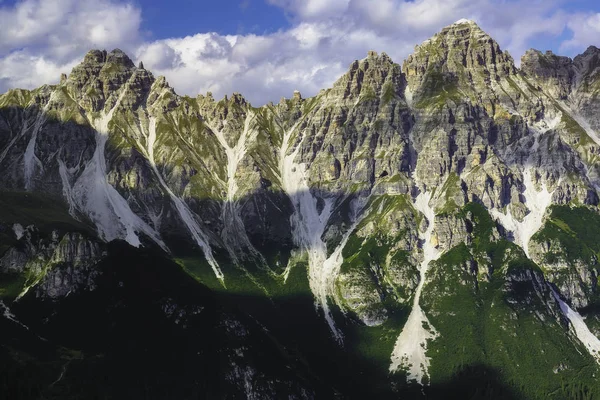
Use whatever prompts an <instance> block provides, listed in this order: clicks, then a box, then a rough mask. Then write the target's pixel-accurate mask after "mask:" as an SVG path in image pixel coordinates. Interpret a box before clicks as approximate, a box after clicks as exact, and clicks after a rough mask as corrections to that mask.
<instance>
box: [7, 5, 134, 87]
mask: <svg viewBox="0 0 600 400" xmlns="http://www.w3.org/2000/svg"><path fill="white" fill-rule="evenodd" d="M140 23H141V11H140V9H139V8H136V7H134V6H132V5H130V4H118V3H115V2H113V1H111V0H24V1H19V2H17V3H15V4H14V5H12V6H3V7H1V6H0V27H1V28H0V90H2V91H4V90H6V89H8V88H10V87H25V88H31V87H36V86H39V85H41V84H44V83H54V82H56V81H58V79H59V77H60V73H61V72H69V71H70V70H71V69H72V68H73V66H74V65H75V64H76V63H77V62H79V61H80V60H81V59H82V57H83V55H84V54H85V53H86V52H87V51H89V50H90V49H93V48H101V49H103V48H108V49H112V48H116V47H120V48H122V49H123V50H125V51H129V52H133V51H134V50H135V49H136V48H137V46H138V45H139V43H140V41H141V34H140Z"/></svg>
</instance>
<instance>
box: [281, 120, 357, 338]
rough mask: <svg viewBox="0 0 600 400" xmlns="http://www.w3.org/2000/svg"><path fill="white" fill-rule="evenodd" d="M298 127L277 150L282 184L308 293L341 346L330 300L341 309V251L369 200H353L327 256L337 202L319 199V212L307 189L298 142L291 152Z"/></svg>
mask: <svg viewBox="0 0 600 400" xmlns="http://www.w3.org/2000/svg"><path fill="white" fill-rule="evenodd" d="M297 127H298V124H296V125H294V126H293V127H292V128H291V129H289V130H288V131H287V132H285V134H284V136H283V140H282V144H281V148H280V150H279V171H280V174H281V185H282V188H283V190H284V191H285V192H286V193H287V195H288V197H289V198H290V200H291V202H292V205H293V206H294V213H293V214H292V216H291V225H292V235H293V238H294V242H295V243H296V245H297V246H299V247H300V248H301V249H302V250H304V251H306V252H307V254H308V278H309V285H310V288H311V291H312V292H313V295H314V296H315V306H316V307H317V308H321V309H322V310H323V314H324V317H325V320H326V321H327V324H328V325H329V328H330V329H331V332H332V334H333V336H334V338H335V339H336V340H337V341H338V342H339V343H342V342H343V335H342V332H341V331H340V330H339V329H338V328H337V326H336V324H335V321H334V318H333V315H332V312H331V308H330V304H329V301H330V300H332V301H334V302H335V303H336V304H337V305H338V306H341V305H340V303H339V301H338V299H337V297H336V295H335V282H336V280H337V277H338V275H339V272H340V269H341V266H342V263H343V257H342V250H343V248H344V247H345V245H346V243H347V242H348V239H349V237H350V235H351V234H352V232H353V231H354V229H355V228H356V226H357V225H358V224H359V223H360V221H361V220H362V219H363V218H364V216H365V215H366V213H365V210H364V207H365V205H366V204H367V202H368V198H366V199H354V200H353V203H352V209H353V215H352V216H351V218H352V220H353V222H352V225H351V226H350V228H349V229H348V230H347V231H346V232H345V233H344V235H343V236H342V240H341V241H340V243H339V244H338V245H337V246H336V248H335V249H334V250H333V252H331V255H330V256H329V257H328V256H327V254H328V251H327V244H326V243H325V242H324V241H323V239H322V237H323V233H324V232H325V228H326V227H327V223H328V221H329V218H330V217H331V214H332V212H333V207H334V204H335V202H336V199H335V198H322V200H323V203H324V204H323V208H322V209H321V212H319V210H318V207H317V198H316V197H315V196H314V195H313V194H312V193H311V191H310V187H309V186H308V170H307V166H306V164H304V163H297V162H296V158H297V157H298V154H299V152H300V148H301V143H298V145H297V146H296V148H295V149H294V150H293V151H292V152H290V150H291V147H292V145H293V143H292V139H293V138H294V135H295V134H296V133H297V132H296V129H297ZM287 273H289V271H286V272H284V276H285V275H286V274H287Z"/></svg>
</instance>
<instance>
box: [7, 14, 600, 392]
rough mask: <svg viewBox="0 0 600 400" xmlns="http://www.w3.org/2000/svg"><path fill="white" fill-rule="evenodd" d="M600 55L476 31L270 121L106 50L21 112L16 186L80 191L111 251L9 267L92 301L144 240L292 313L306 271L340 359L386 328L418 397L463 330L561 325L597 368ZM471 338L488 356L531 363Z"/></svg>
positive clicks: (455, 34) (285, 109) (23, 95)
mask: <svg viewBox="0 0 600 400" xmlns="http://www.w3.org/2000/svg"><path fill="white" fill-rule="evenodd" d="M599 52H600V51H599V50H598V49H597V48H595V47H590V48H589V49H588V50H587V51H586V52H585V53H584V54H582V55H580V56H578V57H576V58H575V59H574V60H571V59H569V58H566V57H559V56H556V55H554V54H552V53H550V52H547V53H541V52H539V51H536V50H530V51H528V52H527V53H526V54H525V55H524V56H523V58H522V61H521V68H520V69H519V68H516V67H515V65H514V62H513V59H512V57H511V56H510V55H509V54H508V53H507V52H505V51H502V50H501V48H500V46H499V45H498V44H497V43H496V42H495V41H494V40H493V39H492V38H491V37H490V36H489V35H487V34H486V33H485V32H483V31H482V30H481V29H480V28H479V27H478V26H477V25H476V24H475V23H473V22H471V21H465V20H462V21H459V22H457V23H455V24H453V25H451V26H449V27H446V28H444V29H442V30H441V31H440V32H439V33H438V34H436V35H435V36H434V37H432V38H431V39H429V40H428V41H426V42H424V43H423V44H421V45H419V46H416V47H415V51H414V53H413V54H412V55H411V56H409V57H408V58H407V59H406V60H405V61H404V63H403V65H402V67H401V66H400V65H398V64H396V63H394V62H393V61H392V60H391V59H390V58H389V57H388V56H387V55H386V54H384V53H383V54H377V53H375V52H370V53H369V54H368V56H367V57H366V58H365V59H363V60H360V61H355V62H354V63H352V64H351V65H350V68H349V70H348V72H347V73H346V74H345V75H343V76H342V77H341V78H340V79H339V80H338V81H337V82H335V83H334V84H333V86H332V87H331V88H329V89H324V90H322V91H321V92H320V93H319V94H318V95H317V96H315V97H313V98H308V99H305V98H303V97H302V96H301V94H300V93H295V94H294V96H293V97H292V98H291V99H282V100H281V102H279V103H278V104H268V105H265V106H262V107H253V106H252V105H251V104H249V103H248V102H247V101H246V100H245V99H244V98H243V96H242V95H240V94H234V95H232V96H231V97H226V98H224V99H222V100H219V101H217V100H215V99H214V98H213V97H212V95H211V94H210V93H209V94H206V95H199V96H198V97H197V98H190V97H182V96H178V95H177V94H176V93H175V92H174V90H173V89H172V88H170V87H169V85H168V83H167V82H166V81H165V79H164V78H162V77H160V78H158V79H155V78H154V76H153V75H152V74H151V72H149V71H147V70H145V69H143V68H142V67H140V68H136V67H135V65H134V64H133V62H132V61H131V60H130V59H129V58H128V57H127V55H125V54H124V53H123V52H121V51H120V50H114V51H112V52H110V53H107V52H106V51H98V50H94V51H91V52H89V53H88V54H87V55H86V56H85V58H84V60H83V62H82V63H81V64H80V65H78V66H77V67H75V68H74V69H73V71H72V72H71V74H69V76H68V77H66V79H62V80H61V83H60V84H59V85H56V86H43V87H41V88H39V89H36V90H33V91H25V90H13V91H10V92H8V93H6V94H4V95H2V96H0V169H1V170H2V171H4V174H3V176H2V177H0V188H1V189H2V190H3V191H4V192H6V193H8V192H15V191H27V192H31V193H38V194H39V193H46V194H51V195H55V196H60V197H62V199H63V200H64V202H65V209H66V210H68V212H69V214H70V217H71V218H73V219H75V220H78V221H80V222H85V223H86V224H89V225H91V226H93V227H94V228H95V231H96V235H95V236H97V237H92V236H94V235H87V236H86V235H82V234H80V233H73V232H62V233H60V234H59V233H52V234H51V235H50V237H49V238H46V239H39V238H37V236H36V231H35V228H33V227H32V228H26V229H25V228H24V230H23V231H22V232H21V231H20V232H21V233H19V234H18V235H17V234H16V233H15V235H17V236H19V237H16V236H15V237H14V238H12V239H11V240H12V241H13V242H14V241H15V240H16V242H15V243H13V242H11V243H10V246H8V245H7V246H6V247H7V248H6V249H4V252H3V253H0V254H2V258H1V259H0V270H1V271H2V272H3V273H6V274H9V273H10V274H17V275H18V274H25V276H27V279H26V280H25V283H24V284H23V285H22V288H21V289H22V290H25V289H26V288H29V287H32V288H34V290H35V293H36V294H37V295H39V296H48V297H51V298H61V297H64V296H66V295H67V294H69V293H71V292H73V291H77V290H90V291H91V290H93V289H94V287H95V283H94V282H95V281H96V280H97V279H98V272H97V270H96V269H95V267H94V266H95V265H96V263H98V262H99V261H100V260H102V259H103V257H104V256H105V255H104V253H103V251H104V250H103V248H104V246H105V244H104V242H110V241H112V240H115V239H122V240H125V241H127V242H128V243H129V244H130V245H132V246H135V247H140V246H142V247H154V246H156V247H158V248H160V249H162V251H163V252H165V253H166V254H168V255H169V256H171V257H173V258H175V259H177V260H178V261H179V262H180V263H181V264H182V265H183V266H184V268H185V269H186V271H188V273H190V274H192V275H194V276H195V277H196V278H197V279H199V280H200V281H201V282H203V283H204V284H206V285H209V286H211V285H212V287H213V288H215V289H219V290H220V289H221V288H223V287H227V288H233V289H231V290H234V291H235V290H239V291H240V293H245V292H244V291H246V290H259V291H260V292H261V293H262V294H263V295H265V296H267V297H273V296H277V293H280V292H281V291H282V290H288V288H289V287H294V286H293V285H294V284H295V282H296V281H298V280H299V279H300V278H299V275H302V276H304V277H305V278H307V287H308V288H309V289H310V292H311V294H312V296H313V297H314V302H315V304H316V306H317V310H318V312H319V314H320V315H322V316H323V317H324V320H325V321H326V322H327V326H328V329H329V331H330V333H331V336H332V337H333V338H334V339H335V340H336V341H337V342H338V343H339V344H342V343H344V342H347V335H350V336H351V334H349V333H348V331H347V330H348V329H350V328H347V324H348V320H350V321H352V320H355V321H357V322H358V323H359V324H361V325H364V326H367V327H370V328H368V329H379V330H380V331H378V332H380V333H378V335H380V336H379V339H377V340H381V341H382V342H384V343H386V345H385V346H387V347H386V349H387V351H388V356H391V364H392V367H391V368H392V371H393V372H397V371H402V373H403V374H406V377H407V378H408V380H409V381H410V380H411V379H414V380H416V381H418V382H419V383H422V382H426V381H427V380H428V379H433V380H434V381H435V380H436V379H437V380H438V381H441V380H443V379H444V377H446V376H447V375H448V374H450V372H448V371H453V368H455V367H456V368H458V367H457V366H456V365H455V364H453V363H455V361H448V360H452V359H453V358H452V357H454V356H452V354H453V353H452V352H451V351H449V350H448V349H450V348H451V347H452V346H453V344H452V343H453V342H452V340H453V339H454V338H455V337H459V336H461V334H460V333H459V332H458V331H457V330H456V326H454V324H453V321H452V319H451V318H449V316H454V315H459V317H457V318H458V320H460V321H462V322H464V323H469V324H473V326H474V327H475V326H476V327H478V328H477V329H481V330H487V331H488V332H496V333H497V334H498V335H501V334H500V333H499V332H501V331H505V332H508V333H509V334H512V333H511V332H512V331H511V329H512V330H517V329H518V326H517V325H515V324H514V323H513V322H514V321H516V320H519V321H520V320H522V319H524V318H527V322H526V323H525V322H523V324H525V325H526V326H527V329H528V330H529V331H530V332H536V333H539V334H540V335H549V333H548V332H549V331H544V333H541V329H542V328H541V327H542V326H543V325H544V324H547V325H548V326H551V329H550V328H549V330H551V331H552V332H553V333H552V335H555V336H558V337H560V339H557V340H558V341H557V342H555V343H558V344H556V345H555V347H553V348H552V349H553V350H552V351H550V352H551V353H552V352H553V351H554V350H556V349H559V348H564V347H561V346H575V347H577V348H578V349H579V348H586V349H587V350H589V351H588V352H587V353H585V352H584V353H582V354H583V355H582V357H583V359H585V360H586V362H588V361H590V360H592V363H593V360H595V359H597V354H596V353H595V351H596V350H600V341H598V339H597V338H596V337H594V335H593V334H591V333H590V329H592V330H594V329H595V326H594V325H593V324H594V323H595V322H594V323H592V320H594V321H595V319H594V318H596V317H595V315H594V314H593V313H592V314H590V318H589V323H588V325H589V326H588V325H586V323H585V322H583V320H582V319H581V316H580V315H579V314H578V313H577V311H576V310H578V309H579V310H582V309H583V308H584V307H590V306H593V305H594V304H595V302H596V298H597V294H598V293H597V275H598V268H597V254H598V251H600V248H597V245H595V244H594V243H593V241H592V240H588V239H587V238H593V237H596V235H597V233H596V228H593V229H592V228H589V229H588V227H584V224H583V223H582V221H581V218H582V217H581V216H582V215H586V216H587V218H591V216H594V218H597V205H598V188H600V186H599V184H600V175H599V172H600V169H599V168H600V167H599V166H600V164H599V163H598V155H599V153H600V136H599V135H598V134H597V130H600V122H599V121H600V119H598V118H597V115H598V107H600V102H599V101H598V99H597V92H598V91H597V90H596V86H597V85H596V81H597V80H598V71H597V70H598V67H599V66H600V63H599V62H598V56H599V55H600V54H599ZM557 213H558V214H557ZM17 214H18V213H17ZM3 222H6V223H15V224H18V223H23V221H19V217H18V215H17V216H11V220H10V221H8V220H7V221H3ZM590 229H591V230H590ZM0 233H1V232H0ZM582 236H586V238H582ZM598 236H600V235H598ZM7 243H8V242H7ZM0 249H3V248H2V247H0ZM578 249H579V250H580V249H584V250H585V251H583V253H581V252H580V254H577V253H578ZM190 254H193V256H190ZM190 259H194V260H196V261H194V264H193V265H194V266H192V264H190ZM198 266H199V267H198ZM299 271H301V272H299ZM240 276H242V278H240ZM248 287H251V288H252V289H248ZM421 305H422V307H421ZM454 305H460V306H461V307H462V308H456V307H454ZM528 305H530V306H528ZM569 307H570V308H569ZM592 308H593V307H592ZM465 310H469V311H465ZM484 310H486V311H484ZM583 311H585V310H583ZM533 312H534V313H535V315H536V316H537V317H536V318H537V319H534V320H529V319H528V318H529V317H526V315H529V313H533ZM461 313H462V314H461ZM465 313H466V314H465ZM460 315H462V317H460ZM465 315H467V316H465ZM476 316H477V317H476ZM406 318H408V320H406ZM461 318H462V319H461ZM499 321H503V322H499ZM523 321H524V320H523ZM525 325H523V326H525ZM498 326H500V328H498ZM498 329H499V330H498ZM496 333H494V335H495V334H496ZM463 334H464V337H465V338H468V339H465V340H473V341H474V342H473V344H472V348H474V349H477V350H476V351H474V352H473V353H472V354H471V355H470V357H472V358H471V359H469V362H486V359H485V357H484V356H483V355H482V354H492V353H494V352H496V351H499V352H500V353H501V351H500V350H499V349H498V347H497V346H500V347H501V348H507V349H509V350H508V351H511V352H512V351H516V350H515V347H514V346H515V344H514V343H513V342H510V340H509V339H506V338H504V337H503V338H502V339H499V341H495V342H494V341H493V340H494V339H493V338H492V337H488V338H487V339H485V340H484V339H481V340H482V341H479V339H477V337H478V332H477V331H470V332H468V333H464V332H463ZM494 337H495V336H494ZM544 337H546V336H544ZM407 338H409V339H407ZM486 340H489V341H490V342H489V343H488V342H486ZM498 343H500V344H498ZM428 346H431V347H428ZM556 351H557V352H558V350H556ZM500 353H498V354H500ZM494 354H495V353H494ZM552 354H554V353H552ZM499 357H500V356H499ZM502 357H504V356H502ZM457 359H458V358H457ZM569 362H572V363H573V365H574V364H575V363H577V362H580V361H577V360H576V359H575V358H573V359H571V358H569ZM448 363H450V364H448ZM552 363H559V360H558V358H557V357H555V355H549V356H548V359H547V361H546V364H547V365H546V364H544V365H545V367H544V368H546V367H547V368H548V369H549V370H553V368H555V367H556V365H554V364H552ZM449 365H451V367H449ZM561 365H562V364H561ZM594 368H595V367H594ZM232 371H233V372H231V374H232V375H231V379H233V380H235V379H241V377H242V376H246V378H248V376H247V374H246V373H245V372H244V371H243V370H241V369H235V370H232ZM444 371H445V372H444ZM245 374H246V375H245ZM516 375H518V373H517V372H515V376H516ZM248 379H250V378H248Z"/></svg>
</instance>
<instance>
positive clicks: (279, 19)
mask: <svg viewBox="0 0 600 400" xmlns="http://www.w3.org/2000/svg"><path fill="white" fill-rule="evenodd" d="M137 4H139V6H140V7H141V9H142V18H143V20H142V28H143V29H144V30H146V31H148V32H151V33H152V36H153V37H155V38H163V39H164V38H168V37H180V36H187V35H193V34H196V33H198V32H217V33H219V34H222V35H229V34H247V33H255V34H265V33H272V32H274V31H277V30H279V29H285V28H287V27H289V25H290V22H289V20H288V19H287V18H286V16H285V13H284V11H283V9H281V8H280V7H276V6H274V5H272V4H268V3H267V2H265V1H262V0H246V1H240V0H222V1H194V0H170V1H168V2H165V1H156V0H144V1H138V2H137Z"/></svg>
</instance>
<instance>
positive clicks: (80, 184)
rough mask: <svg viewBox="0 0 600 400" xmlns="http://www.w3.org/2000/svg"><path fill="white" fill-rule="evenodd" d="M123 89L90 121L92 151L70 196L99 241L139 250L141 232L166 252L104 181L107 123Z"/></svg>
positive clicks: (125, 202) (127, 205)
mask: <svg viewBox="0 0 600 400" xmlns="http://www.w3.org/2000/svg"><path fill="white" fill-rule="evenodd" d="M126 90H127V88H125V87H124V88H122V91H121V94H120V95H119V98H118V100H117V101H116V103H115V105H114V106H113V107H112V108H111V109H110V111H108V112H104V111H103V112H102V113H101V114H100V117H99V118H96V119H94V118H90V121H91V123H92V127H93V128H94V129H95V130H96V149H95V150H94V154H93V156H92V158H91V160H90V161H89V162H88V163H87V165H86V166H85V169H84V171H83V173H82V174H81V176H80V177H79V178H78V179H77V181H76V182H75V184H74V185H73V187H72V188H71V189H70V193H71V195H72V200H73V201H75V202H76V203H77V205H78V207H77V208H78V209H79V210H80V211H82V212H85V213H86V214H87V215H88V216H89V218H90V219H91V220H92V222H94V224H95V225H96V227H97V229H98V233H99V235H100V236H101V237H102V239H104V240H106V241H111V240H114V239H124V240H126V241H127V242H128V243H129V244H131V245H132V246H134V247H139V246H140V245H141V242H140V238H139V236H138V232H142V233H145V234H146V235H147V236H148V237H150V238H151V239H152V240H153V241H154V242H156V243H157V244H159V245H160V246H161V247H162V248H163V249H166V246H165V244H164V242H163V241H162V240H161V238H160V235H159V234H158V233H157V232H156V231H155V230H154V229H152V228H151V227H150V226H149V225H148V224H147V223H146V222H144V221H143V220H142V219H141V218H140V217H139V216H138V215H136V214H135V213H134V212H133V211H132V210H131V208H130V207H129V204H128V203H127V201H126V200H125V199H124V198H123V196H121V194H119V192H118V191H117V190H116V189H115V188H114V187H113V186H112V185H111V184H110V183H109V182H108V180H107V169H106V159H105V156H104V152H105V149H106V142H107V140H108V135H109V129H108V124H109V123H110V121H111V120H112V117H113V114H114V112H115V110H116V109H117V108H118V106H119V104H120V103H121V100H122V99H123V97H124V95H125V92H126ZM63 183H64V182H63ZM66 191H67V192H69V190H66Z"/></svg>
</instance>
